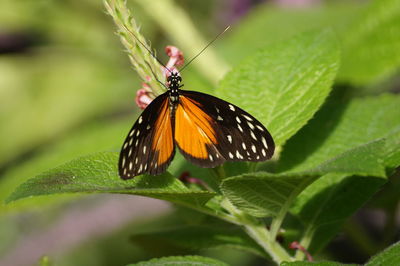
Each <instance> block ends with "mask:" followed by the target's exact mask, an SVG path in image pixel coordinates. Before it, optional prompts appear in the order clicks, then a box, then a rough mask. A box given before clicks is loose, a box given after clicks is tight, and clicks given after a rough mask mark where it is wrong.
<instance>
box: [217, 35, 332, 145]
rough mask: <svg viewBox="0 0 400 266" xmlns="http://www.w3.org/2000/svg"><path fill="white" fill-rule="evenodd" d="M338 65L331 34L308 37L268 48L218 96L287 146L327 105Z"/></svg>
mask: <svg viewBox="0 0 400 266" xmlns="http://www.w3.org/2000/svg"><path fill="white" fill-rule="evenodd" d="M338 64H339V53H338V46H337V42H336V39H335V37H334V36H333V34H332V33H331V32H329V31H324V32H319V33H307V34H302V35H299V36H296V37H294V38H292V39H290V40H287V41H284V42H280V43H276V44H272V45H269V46H266V47H264V49H263V50H261V51H259V52H257V53H256V54H255V55H254V56H251V57H250V58H248V59H247V60H245V61H244V62H242V63H241V64H240V65H239V66H237V67H236V68H235V69H233V70H232V71H231V72H230V73H228V74H227V75H226V76H225V78H224V79H223V81H222V82H221V85H220V86H219V87H218V89H217V90H216V93H217V94H218V95H219V96H220V97H221V98H223V99H225V100H228V101H230V102H233V103H235V104H237V105H239V106H241V107H242V108H244V109H245V110H246V111H248V112H249V113H251V114H253V115H254V116H255V117H257V119H259V120H260V121H261V122H262V123H263V124H264V125H266V126H267V127H268V130H269V131H270V132H271V134H272V136H273V137H274V140H275V143H276V144H277V145H282V144H283V143H285V141H286V140H287V139H288V138H290V137H291V136H292V135H293V134H295V133H296V132H297V131H298V130H299V129H300V128H301V127H302V126H304V125H305V124H306V123H307V121H308V120H309V119H310V118H311V117H312V116H313V115H314V113H315V112H316V111H317V110H318V109H319V107H320V106H321V104H322V103H323V102H324V100H325V98H326V97H327V96H328V94H329V92H330V90H331V85H332V81H333V79H334V77H335V74H336V71H337V68H338Z"/></svg>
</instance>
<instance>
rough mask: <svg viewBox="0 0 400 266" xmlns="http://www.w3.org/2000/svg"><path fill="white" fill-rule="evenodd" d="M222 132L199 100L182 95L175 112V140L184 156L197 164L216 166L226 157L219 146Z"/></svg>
mask: <svg viewBox="0 0 400 266" xmlns="http://www.w3.org/2000/svg"><path fill="white" fill-rule="evenodd" d="M221 133H222V132H221V131H220V129H219V128H218V127H215V122H214V118H213V117H212V116H210V114H208V113H207V112H205V110H203V109H202V105H201V104H200V103H198V102H197V101H195V100H193V99H191V98H190V97H187V96H185V95H181V96H180V97H179V104H178V106H177V109H176V112H175V141H176V144H177V145H178V147H179V149H180V151H181V153H182V154H183V156H184V157H185V158H186V159H187V160H188V161H190V162H192V163H193V164H195V165H198V166H202V167H215V166H217V165H220V164H222V163H223V162H224V161H225V159H224V157H223V156H222V155H221V153H220V151H219V150H218V148H217V146H216V145H217V144H218V140H217V136H218V135H220V134H221Z"/></svg>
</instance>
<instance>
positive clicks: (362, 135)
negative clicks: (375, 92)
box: [277, 92, 400, 172]
mask: <svg viewBox="0 0 400 266" xmlns="http://www.w3.org/2000/svg"><path fill="white" fill-rule="evenodd" d="M336 93H337V92H336ZM399 105H400V96H398V95H390V94H386V95H381V96H378V97H365V98H359V99H353V100H347V99H345V100H342V99H340V98H339V97H338V96H337V95H336V94H334V95H332V97H331V98H330V99H329V101H328V102H327V104H325V105H324V106H323V108H322V109H321V110H320V111H319V112H318V113H317V114H316V116H315V118H314V119H312V120H311V121H310V123H309V124H308V125H306V126H305V127H304V128H303V129H302V130H301V131H299V133H298V134H296V135H295V136H294V137H293V138H291V139H290V140H289V141H288V143H287V145H286V146H285V149H284V150H283V152H282V154H281V158H280V160H279V162H278V163H277V171H289V170H290V171H291V172H292V171H293V172H301V171H306V170H308V169H312V168H315V167H317V166H318V165H320V164H321V163H323V162H324V161H327V160H329V159H330V158H334V157H336V156H338V155H339V154H341V153H343V152H345V151H347V150H349V149H352V148H354V147H356V146H359V145H363V144H365V143H368V142H371V141H375V140H378V139H381V138H385V139H387V141H389V142H388V144H389V145H391V148H390V150H388V151H384V152H388V154H387V155H383V156H382V157H383V158H382V159H383V160H384V158H385V157H387V158H388V159H386V160H387V162H386V163H388V164H392V165H393V164H395V163H396V161H395V159H396V157H392V156H395V154H398V152H399V150H400V145H398V144H399V141H398V137H399V130H400V108H398V106H399ZM396 136H397V137H396ZM395 140H397V141H395ZM396 143H397V144H396ZM383 149H384V150H385V147H383ZM299 151H301V152H299ZM388 156H389V157H388ZM390 158H392V159H390ZM389 160H392V161H391V162H389ZM397 162H398V161H397Z"/></svg>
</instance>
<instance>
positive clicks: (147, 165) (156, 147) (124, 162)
mask: <svg viewBox="0 0 400 266" xmlns="http://www.w3.org/2000/svg"><path fill="white" fill-rule="evenodd" d="M171 119H172V118H171V114H170V108H169V104H168V94H167V93H164V94H162V95H160V96H158V97H157V98H156V99H154V100H153V101H152V102H151V103H150V104H149V105H148V106H147V107H146V109H145V110H144V111H143V112H142V114H141V115H140V116H139V118H138V119H137V121H136V123H135V124H134V125H133V127H132V129H131V130H130V132H129V134H128V136H127V137H126V139H125V142H124V144H123V146H122V150H121V153H120V157H119V164H118V166H119V167H118V169H119V175H120V176H121V177H122V178H123V179H129V178H132V177H134V176H137V175H140V174H144V173H147V174H152V175H156V174H160V173H162V172H164V171H165V170H166V168H167V167H168V165H169V164H170V162H171V160H172V158H173V157H174V153H175V142H174V138H173V135H174V125H173V123H172V121H171Z"/></svg>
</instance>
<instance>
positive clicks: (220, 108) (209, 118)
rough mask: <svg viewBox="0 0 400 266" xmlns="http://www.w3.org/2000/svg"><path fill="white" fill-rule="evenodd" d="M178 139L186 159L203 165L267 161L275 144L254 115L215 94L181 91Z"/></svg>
mask: <svg viewBox="0 0 400 266" xmlns="http://www.w3.org/2000/svg"><path fill="white" fill-rule="evenodd" d="M175 119H176V124H175V127H176V128H175V129H176V130H175V140H176V143H177V145H178V147H179V149H180V150H181V152H182V154H183V155H184V156H185V158H186V159H187V160H189V161H191V162H192V163H194V164H196V165H198V166H201V167H214V166H216V165H219V164H222V163H223V162H224V161H254V162H257V161H265V160H268V159H270V158H271V157H272V155H273V154H274V150H275V144H274V141H273V139H272V136H271V134H270V133H269V132H268V131H267V129H266V128H265V127H264V126H263V125H262V124H261V123H260V122H259V121H258V120H257V119H256V118H254V117H253V116H252V115H250V114H249V113H247V112H246V111H244V110H242V109H241V108H239V107H237V106H235V105H233V104H231V103H228V102H226V101H224V100H221V99H219V98H216V97H214V96H211V95H208V94H204V93H200V92H195V91H184V90H182V91H181V96H180V103H179V105H178V107H177V110H176V118H175Z"/></svg>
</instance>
